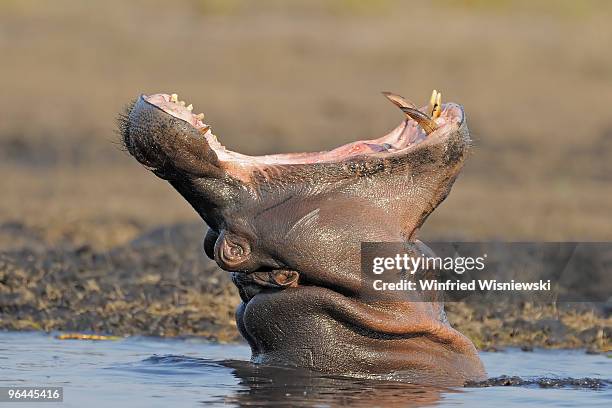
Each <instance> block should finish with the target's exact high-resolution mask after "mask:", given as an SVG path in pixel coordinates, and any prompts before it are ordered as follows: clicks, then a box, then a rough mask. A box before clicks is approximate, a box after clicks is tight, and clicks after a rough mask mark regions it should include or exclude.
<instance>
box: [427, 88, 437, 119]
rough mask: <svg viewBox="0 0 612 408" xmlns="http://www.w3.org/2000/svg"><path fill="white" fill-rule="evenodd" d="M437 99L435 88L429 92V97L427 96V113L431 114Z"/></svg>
mask: <svg viewBox="0 0 612 408" xmlns="http://www.w3.org/2000/svg"><path fill="white" fill-rule="evenodd" d="M437 99H438V91H436V90H435V89H434V90H433V91H432V92H431V97H430V98H429V106H427V113H428V114H429V115H433V113H434V109H435V108H436V100H437Z"/></svg>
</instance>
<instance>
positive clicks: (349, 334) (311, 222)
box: [121, 92, 484, 384]
mask: <svg viewBox="0 0 612 408" xmlns="http://www.w3.org/2000/svg"><path fill="white" fill-rule="evenodd" d="M385 95H386V96H387V97H388V98H389V99H390V100H391V101H392V102H393V103H394V104H396V105H397V106H398V107H400V108H401V109H402V111H403V112H404V113H405V114H406V119H405V120H404V121H403V122H402V123H401V124H400V125H399V126H398V127H397V128H395V129H394V130H393V131H391V132H390V133H388V134H387V135H385V136H382V137H380V138H378V139H372V140H366V141H358V142H354V143H350V144H348V145H345V146H341V147H339V148H337V149H334V150H331V151H329V152H320V153H299V154H278V155H268V156H259V157H252V156H245V155H241V154H239V153H235V152H231V151H229V150H227V149H225V148H224V147H223V146H222V145H221V144H220V143H219V142H218V140H217V138H216V137H215V136H214V135H213V134H212V132H211V130H210V127H209V126H207V125H206V124H204V123H203V122H202V120H203V116H202V115H194V114H193V113H192V112H191V110H192V109H191V106H185V105H186V104H185V103H183V102H180V101H178V97H177V96H176V95H174V94H173V95H166V94H158V95H152V96H141V97H140V98H139V99H138V100H137V101H136V102H135V104H134V105H133V106H132V107H130V108H129V109H128V112H127V114H126V115H125V117H123V119H122V120H121V132H122V135H123V141H124V144H125V146H126V147H127V150H128V151H129V152H130V154H132V155H133V156H134V157H135V158H136V159H137V160H138V161H140V162H141V163H142V164H144V165H145V166H147V167H148V168H150V169H151V170H152V171H153V172H154V173H155V174H156V175H158V176H159V177H162V178H164V179H166V180H168V181H169V182H170V183H171V184H172V186H173V187H174V188H176V190H177V191H178V192H179V193H180V194H181V195H182V196H183V197H184V198H185V199H186V200H187V201H188V202H189V203H190V204H191V205H192V206H193V207H194V209H195V210H196V211H197V212H198V214H200V216H201V217H202V218H203V219H204V220H205V221H206V223H207V224H208V225H209V227H210V229H209V231H208V233H207V235H206V237H205V239H204V250H205V252H206V254H207V255H208V256H209V257H211V258H213V259H214V260H215V261H216V262H217V263H218V264H219V266H220V267H221V268H223V269H225V270H227V271H232V272H233V279H234V282H235V283H236V285H237V287H238V289H239V291H240V295H241V297H242V299H243V303H242V304H241V305H240V306H239V308H238V311H237V315H236V318H237V324H238V327H239V329H240V331H241V333H242V335H243V336H244V337H245V338H246V339H247V340H248V342H249V344H250V345H251V349H252V352H253V361H255V362H267V363H274V364H285V365H293V366H299V367H309V368H312V369H315V370H319V371H323V372H328V373H339V374H352V375H390V374H393V375H395V376H401V377H402V378H407V379H410V380H412V381H417V382H436V383H444V384H461V383H463V382H464V381H465V380H479V379H481V378H482V377H483V376H484V370H483V367H482V364H481V363H480V360H479V358H478V355H477V352H476V350H475V348H474V346H473V345H472V343H471V342H470V341H469V340H468V339H467V338H466V337H464V336H463V335H461V334H460V333H458V332H457V331H455V330H454V329H453V328H452V327H450V325H449V324H448V323H447V322H446V319H445V318H444V313H443V307H442V304H441V303H437V302H434V301H433V300H432V301H427V302H424V301H414V299H412V301H411V300H410V299H408V298H405V299H401V298H400V299H393V300H388V299H387V300H381V301H376V302H367V301H365V300H364V294H365V293H364V290H365V289H364V288H367V287H368V283H369V282H368V279H369V278H368V277H367V276H364V275H363V274H362V273H361V257H360V244H361V243H362V242H376V241H378V242H391V241H404V242H407V243H408V245H417V243H416V242H415V234H416V232H417V231H418V229H419V227H420V226H421V225H422V223H423V222H424V221H425V219H426V218H427V216H428V215H429V214H430V213H431V212H432V211H433V210H434V209H435V208H436V207H437V206H438V205H439V204H440V202H442V200H443V199H444V198H445V197H446V195H447V194H448V192H449V191H450V188H451V186H452V184H453V182H454V180H455V178H456V176H457V175H458V173H459V171H460V169H461V167H462V164H463V161H464V159H465V156H466V152H467V149H468V146H469V141H470V139H469V132H468V129H467V124H466V120H465V116H464V112H463V109H462V108H461V107H460V106H459V105H455V104H444V105H443V104H442V103H441V101H440V97H439V96H438V95H437V93H435V92H434V95H433V96H432V101H431V103H430V106H429V107H427V108H423V109H421V110H419V109H417V108H416V107H415V106H414V105H413V104H411V103H410V102H408V101H406V100H405V99H403V98H401V97H399V96H397V95H393V94H390V93H386V94H385Z"/></svg>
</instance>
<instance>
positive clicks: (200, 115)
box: [193, 113, 204, 120]
mask: <svg viewBox="0 0 612 408" xmlns="http://www.w3.org/2000/svg"><path fill="white" fill-rule="evenodd" d="M193 116H194V117H195V118H196V119H197V120H204V114H203V113H198V114H197V115H193Z"/></svg>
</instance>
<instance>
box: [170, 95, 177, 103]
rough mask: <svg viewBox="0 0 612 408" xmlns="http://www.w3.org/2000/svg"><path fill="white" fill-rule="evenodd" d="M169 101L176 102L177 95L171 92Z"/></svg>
mask: <svg viewBox="0 0 612 408" xmlns="http://www.w3.org/2000/svg"><path fill="white" fill-rule="evenodd" d="M170 102H174V103H176V102H178V95H177V94H172V95H170Z"/></svg>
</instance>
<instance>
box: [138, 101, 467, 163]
mask: <svg viewBox="0 0 612 408" xmlns="http://www.w3.org/2000/svg"><path fill="white" fill-rule="evenodd" d="M143 98H144V100H145V101H147V102H149V103H151V104H153V105H155V106H157V107H158V108H160V109H161V110H163V111H164V112H166V113H168V114H170V115H172V116H174V117H175V118H178V119H182V120H184V121H185V122H187V123H190V124H191V125H192V126H193V127H195V128H196V129H198V130H200V132H201V133H202V134H203V137H204V138H206V141H207V142H208V144H209V146H210V147H211V149H213V150H214V151H215V153H216V154H217V157H218V158H219V160H222V161H228V162H233V163H234V164H306V163H321V162H335V161H341V160H346V159H347V158H350V157H354V156H359V155H385V154H392V153H397V152H403V151H406V150H407V149H411V148H413V147H414V146H416V145H418V144H420V143H421V142H423V141H424V140H427V139H428V138H432V137H434V135H436V134H438V133H448V130H449V129H450V128H451V127H452V128H455V127H456V126H458V125H459V124H460V123H461V122H462V121H463V111H462V109H461V108H460V107H459V106H458V105H455V104H452V103H448V104H443V105H442V113H441V115H440V117H438V118H436V119H434V121H435V122H436V125H437V126H438V129H437V130H436V131H435V132H433V133H432V134H430V135H427V134H426V133H425V132H424V131H423V130H422V129H421V127H420V126H418V125H417V123H416V122H415V121H414V120H412V119H409V118H407V119H406V120H404V121H403V122H402V123H401V124H400V125H399V126H397V127H396V128H395V129H393V130H392V131H391V132H389V133H387V134H386V135H384V136H382V137H379V138H377V139H371V140H358V141H356V142H352V143H348V144H345V145H343V146H340V147H337V148H335V149H333V150H329V151H323V152H313V153H286V154H270V155H264V156H248V155H244V154H241V153H237V152H233V151H231V150H228V149H226V148H225V146H223V145H222V144H221V143H219V141H218V140H217V137H216V136H215V135H214V134H213V133H212V131H211V129H210V126H208V125H206V124H205V123H204V122H203V121H202V120H201V119H200V118H199V117H198V116H197V115H196V114H194V113H193V112H192V111H190V110H189V109H188V108H187V107H186V106H185V105H186V104H184V103H181V102H173V101H172V100H171V96H170V95H168V94H154V95H151V96H146V95H143ZM422 111H424V110H422Z"/></svg>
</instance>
